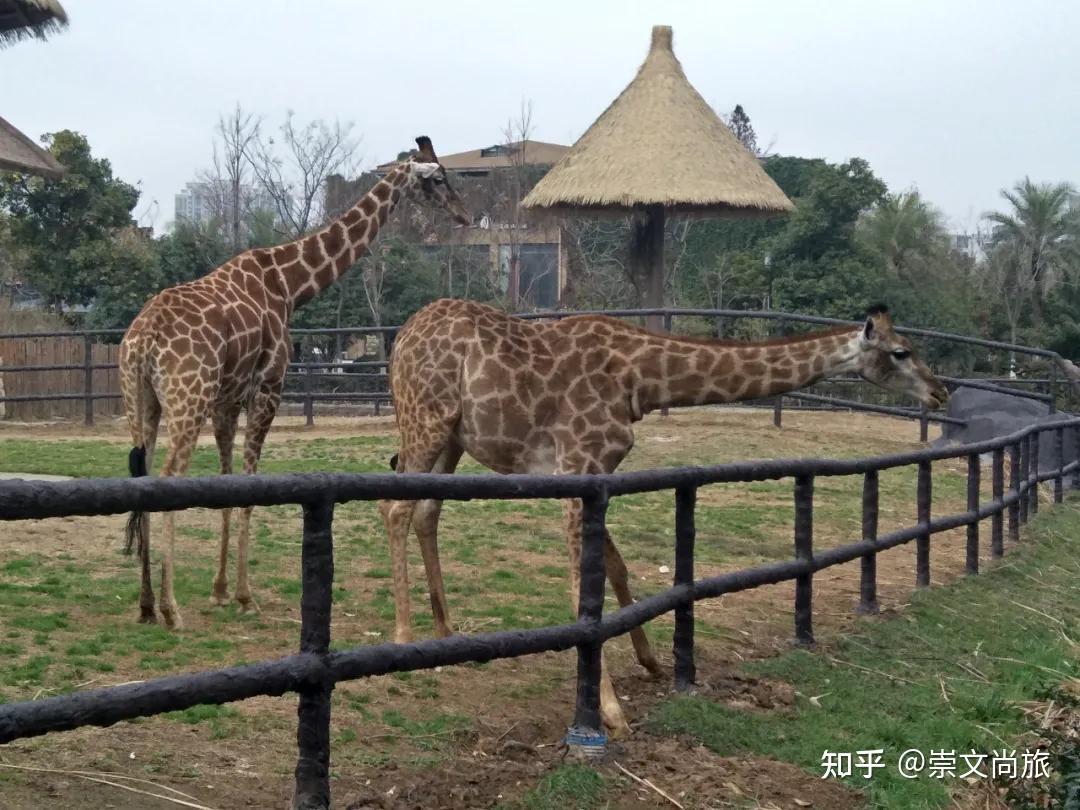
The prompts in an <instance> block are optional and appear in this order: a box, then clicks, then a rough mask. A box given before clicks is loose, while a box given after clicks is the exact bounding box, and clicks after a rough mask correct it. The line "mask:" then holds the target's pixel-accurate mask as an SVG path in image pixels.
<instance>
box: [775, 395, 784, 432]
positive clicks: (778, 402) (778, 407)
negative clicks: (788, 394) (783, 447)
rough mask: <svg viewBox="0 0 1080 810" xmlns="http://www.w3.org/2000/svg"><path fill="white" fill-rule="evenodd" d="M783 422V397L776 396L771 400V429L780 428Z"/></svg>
mask: <svg viewBox="0 0 1080 810" xmlns="http://www.w3.org/2000/svg"><path fill="white" fill-rule="evenodd" d="M783 420H784V395H783V394H777V395H776V399H774V400H773V406H772V423H773V427H780V426H781V424H782V422H783Z"/></svg>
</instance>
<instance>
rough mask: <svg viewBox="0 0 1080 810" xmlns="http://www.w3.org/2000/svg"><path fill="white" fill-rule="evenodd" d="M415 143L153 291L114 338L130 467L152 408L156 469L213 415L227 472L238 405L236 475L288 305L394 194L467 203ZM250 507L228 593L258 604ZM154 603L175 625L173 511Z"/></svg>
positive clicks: (343, 253)
mask: <svg viewBox="0 0 1080 810" xmlns="http://www.w3.org/2000/svg"><path fill="white" fill-rule="evenodd" d="M416 143H417V146H418V147H419V151H418V152H416V153H415V154H414V155H413V156H412V157H411V158H409V159H408V160H406V161H404V162H402V163H400V164H398V165H397V166H395V167H394V168H393V169H392V170H391V171H389V172H388V173H387V174H386V175H385V177H383V178H382V179H381V180H380V181H379V182H378V183H377V184H376V185H375V186H374V188H372V189H371V191H369V192H368V193H367V194H366V195H364V197H362V198H361V199H360V200H359V202H357V203H356V205H354V206H353V207H352V208H350V209H349V210H348V211H346V212H345V213H344V214H342V215H341V216H340V217H339V218H337V219H335V220H334V221H333V222H331V223H329V224H328V225H327V226H326V227H324V228H323V229H322V230H320V231H318V232H316V233H313V234H311V235H309V236H306V237H304V238H302V239H298V240H296V241H294V242H290V243H288V244H284V245H279V246H277V247H273V248H257V249H254V250H249V251H247V252H245V253H241V254H240V255H239V256H236V257H234V258H232V259H230V260H229V261H227V262H225V264H223V265H221V267H219V268H217V269H216V270H214V271H212V272H211V273H209V274H208V275H206V276H204V277H203V278H200V279H198V280H196V281H191V282H188V283H186V284H181V285H178V286H176V287H171V288H169V289H167V290H164V291H163V292H161V293H158V294H157V295H155V296H154V297H153V298H151V299H150V301H149V302H147V304H146V305H145V306H144V307H143V309H142V311H141V312H140V313H139V315H138V316H137V317H136V318H135V320H134V321H133V322H132V324H131V326H130V327H129V328H128V330H127V332H126V333H125V335H124V338H123V341H122V343H121V344H120V382H121V390H122V393H123V397H124V410H125V412H126V415H127V420H128V425H129V427H130V430H131V440H132V444H133V445H134V447H133V449H132V450H131V453H130V455H129V467H130V472H131V474H132V475H133V476H138V475H147V474H148V473H149V467H150V464H151V461H152V459H153V455H154V443H155V441H156V439H157V433H158V424H159V421H160V420H161V418H162V416H164V418H165V421H166V423H167V424H168V426H169V449H168V452H167V453H166V455H165V460H164V462H163V464H162V468H161V475H162V476H173V475H184V473H185V472H186V471H187V469H188V465H189V463H190V461H191V455H192V452H193V451H194V449H195V442H196V440H197V439H198V436H199V431H200V429H201V428H202V425H203V423H204V422H205V421H206V418H207V416H209V417H210V418H211V421H212V423H213V428H214V439H215V441H216V443H217V447H218V452H219V456H220V466H221V472H222V473H223V474H225V473H231V472H232V457H233V441H234V439H235V436H236V430H237V422H238V419H239V415H240V412H241V410H246V411H247V426H246V431H245V436H244V472H245V473H254V472H255V471H256V468H257V466H258V463H259V456H260V454H261V452H262V446H263V441H264V440H265V438H266V434H267V432H268V431H269V429H270V424H271V422H272V421H273V419H274V415H275V413H276V412H277V407H278V403H279V402H280V400H281V390H282V386H283V384H284V380H285V372H286V369H287V367H288V364H289V356H290V350H291V344H290V340H289V328H288V321H289V316H290V315H292V313H293V310H295V309H296V307H298V306H300V305H302V304H304V303H305V302H307V301H308V300H310V299H311V298H312V297H314V296H315V295H316V294H318V293H319V292H320V291H322V290H324V289H326V288H327V287H329V286H330V285H331V284H333V283H334V282H335V281H337V279H338V278H340V277H341V275H342V274H343V273H345V271H346V270H348V269H349V268H350V267H352V265H353V264H355V263H356V261H357V260H358V259H359V258H360V257H361V256H362V255H363V254H364V253H365V251H366V250H367V248H368V246H369V245H370V244H371V241H372V240H373V239H374V238H375V235H376V234H377V233H378V231H379V228H380V227H381V226H382V225H383V224H384V223H385V222H386V220H387V218H388V217H389V215H390V212H391V211H392V210H393V208H394V207H395V206H396V205H397V204H398V202H399V200H400V199H401V198H402V197H408V198H411V199H413V200H415V201H417V202H419V203H421V204H425V205H428V206H431V207H440V208H442V209H444V210H445V211H447V212H449V214H450V215H451V216H453V217H454V219H456V220H457V221H458V222H460V223H461V224H464V225H469V224H471V223H472V217H471V216H470V214H469V212H468V211H467V210H466V207H465V204H464V203H463V202H462V200H461V198H460V197H459V196H458V195H457V193H456V192H455V191H454V190H453V189H452V188H451V187H450V185H449V183H448V182H447V176H446V171H445V169H444V168H443V167H442V165H441V164H440V163H439V160H438V158H437V157H436V155H435V151H434V149H433V148H432V145H431V140H430V139H429V138H427V137H426V136H421V137H419V138H417V139H416ZM251 511H252V510H251V507H246V508H245V509H244V510H243V511H242V512H241V516H240V522H239V539H238V542H237V562H236V565H237V573H236V591H235V598H236V601H237V602H239V604H240V607H241V609H243V610H248V609H254V610H257V609H258V607H257V605H256V604H255V602H254V600H253V599H252V596H251V587H250V584H249V582H248V572H247V555H248V538H249V526H250V521H251ZM147 517H148V516H147V515H145V514H141V513H138V512H136V513H133V514H132V515H131V517H130V519H129V521H128V531H127V544H126V549H125V551H126V552H127V553H131V549H132V546H133V545H135V544H136V542H137V544H138V552H139V557H140V563H141V569H142V571H141V577H142V590H141V594H140V596H139V611H140V618H139V620H140V621H141V622H147V623H153V622H155V621H156V614H155V611H154V592H153V586H152V585H151V581H150V537H149V524H148V521H147ZM230 517H231V510H230V509H224V510H222V512H221V543H220V549H219V557H218V569H217V575H216V576H215V578H214V583H213V592H212V597H211V598H212V600H213V601H214V602H215V603H217V604H218V605H224V604H227V602H228V580H227V577H226V573H225V569H226V563H227V560H228V548H229V522H230ZM163 525H164V537H165V541H164V544H163V554H162V563H161V591H160V606H161V613H162V616H163V618H164V619H165V623H166V624H167V626H168V627H169V628H170V629H174V630H179V629H181V628H182V627H183V621H182V619H181V616H180V611H179V608H178V606H177V604H176V598H175V596H174V594H173V552H174V546H175V527H174V521H173V514H172V513H170V512H166V513H165V515H164V518H163Z"/></svg>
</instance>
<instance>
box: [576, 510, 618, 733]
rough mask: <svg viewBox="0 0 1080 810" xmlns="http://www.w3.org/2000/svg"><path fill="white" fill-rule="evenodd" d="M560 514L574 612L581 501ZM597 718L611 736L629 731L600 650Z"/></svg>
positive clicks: (578, 575)
mask: <svg viewBox="0 0 1080 810" xmlns="http://www.w3.org/2000/svg"><path fill="white" fill-rule="evenodd" d="M563 514H564V516H565V519H566V545H567V550H568V551H569V553H570V605H571V607H572V608H573V610H574V614H575V615H577V611H578V603H579V601H580V598H581V501H580V500H579V499H577V498H574V499H572V500H568V501H566V502H565V506H564V507H563ZM600 717H601V718H602V720H603V722H604V726H605V727H606V728H607V729H608V732H609V734H610V736H611V737H612V738H618V737H624V736H626V735H627V734H629V733H630V724H629V723H627V722H626V715H624V714H623V710H622V706H621V705H620V704H619V697H618V695H616V694H615V687H614V685H613V684H612V682H611V674H610V672H609V671H608V666H607V659H606V657H605V656H604V654H603V651H601V653H600Z"/></svg>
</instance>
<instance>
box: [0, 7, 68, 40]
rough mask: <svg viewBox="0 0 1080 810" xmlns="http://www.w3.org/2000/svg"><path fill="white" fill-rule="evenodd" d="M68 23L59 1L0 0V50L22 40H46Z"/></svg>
mask: <svg viewBox="0 0 1080 810" xmlns="http://www.w3.org/2000/svg"><path fill="white" fill-rule="evenodd" d="M67 23H68V18H67V12H65V11H64V7H63V6H61V5H60V3H58V2H57V0H0V48H2V47H4V46H5V45H13V44H14V43H16V42H18V41H19V40H20V39H26V38H28V37H37V38H38V39H45V37H46V36H48V35H49V34H55V33H57V32H58V31H60V30H61V29H62V28H65V27H66V26H67Z"/></svg>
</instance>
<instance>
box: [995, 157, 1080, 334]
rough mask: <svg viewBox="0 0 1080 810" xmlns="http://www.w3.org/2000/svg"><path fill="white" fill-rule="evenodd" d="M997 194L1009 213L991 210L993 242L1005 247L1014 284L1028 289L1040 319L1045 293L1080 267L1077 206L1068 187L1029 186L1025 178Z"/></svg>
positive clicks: (1057, 185) (1074, 192)
mask: <svg viewBox="0 0 1080 810" xmlns="http://www.w3.org/2000/svg"><path fill="white" fill-rule="evenodd" d="M1001 196H1002V197H1004V198H1005V199H1006V200H1008V202H1009V204H1010V205H1011V206H1012V211H1011V212H1009V213H1005V212H1001V211H990V212H989V213H987V214H986V215H985V216H986V218H987V219H988V220H990V222H991V223H993V225H994V231H993V235H992V240H991V241H992V244H993V246H995V247H999V246H1001V245H1004V244H1008V246H1009V255H1011V256H1012V257H1014V260H1015V261H1016V262H1017V266H1016V268H1015V271H1016V274H1017V276H1021V275H1023V276H1024V278H1023V281H1022V282H1021V283H1020V284H1018V285H1017V286H1018V287H1020V288H1024V289H1030V291H1031V302H1032V304H1033V305H1034V308H1035V311H1036V314H1037V315H1038V316H1039V317H1041V316H1042V313H1043V306H1044V304H1045V302H1046V295H1047V293H1049V292H1050V291H1051V290H1053V288H1054V287H1055V286H1056V285H1058V284H1060V283H1061V282H1062V281H1063V280H1064V279H1065V278H1067V277H1068V276H1069V275H1071V274H1072V273H1074V272H1075V271H1076V270H1077V269H1078V268H1080V207H1078V206H1077V205H1076V190H1075V189H1074V188H1073V186H1072V185H1070V184H1069V183H1056V184H1051V183H1033V182H1031V179H1030V178H1028V177H1025V178H1024V179H1023V180H1022V181H1020V182H1019V183H1017V184H1016V185H1015V186H1013V188H1012V190H1005V189H1002V191H1001Z"/></svg>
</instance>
